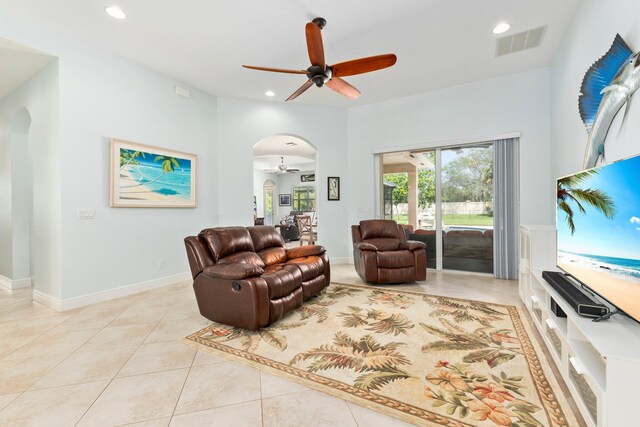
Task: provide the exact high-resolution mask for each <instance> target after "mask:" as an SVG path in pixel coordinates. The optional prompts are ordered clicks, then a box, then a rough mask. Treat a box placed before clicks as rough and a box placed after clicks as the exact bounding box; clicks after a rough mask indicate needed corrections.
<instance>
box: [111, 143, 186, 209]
mask: <svg viewBox="0 0 640 427" xmlns="http://www.w3.org/2000/svg"><path fill="white" fill-rule="evenodd" d="M110 151H111V163H110V179H109V182H110V191H109V194H110V200H109V206H111V207H114V208H128V207H130V208H195V207H196V175H197V156H196V155H194V154H188V153H181V152H178V151H173V150H167V149H164V148H158V147H151V146H148V145H142V144H136V143H133V142H127V141H121V140H118V139H112V140H111V150H110Z"/></svg>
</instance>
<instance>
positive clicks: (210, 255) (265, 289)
mask: <svg viewBox="0 0 640 427" xmlns="http://www.w3.org/2000/svg"><path fill="white" fill-rule="evenodd" d="M184 241H185V245H186V248H187V256H188V258H189V265H190V267H191V274H192V276H193V279H194V281H193V289H194V291H195V294H196V300H197V301H198V308H199V309H200V314H202V315H203V316H204V317H206V318H207V319H209V320H213V321H215V322H219V323H225V324H227V325H232V326H238V327H241V328H245V329H251V330H256V329H259V328H261V327H264V326H267V325H269V324H271V323H273V322H275V321H276V320H278V319H280V318H282V317H283V316H284V315H285V314H287V313H289V312H290V311H292V310H294V309H296V308H298V307H300V306H302V302H303V301H304V300H306V299H308V298H310V297H312V296H314V295H316V294H318V293H319V292H320V291H321V290H322V289H324V288H325V287H326V286H327V285H328V284H329V280H330V264H329V257H328V256H327V254H326V251H325V248H324V247H322V246H319V245H308V246H301V247H296V248H293V249H285V247H284V241H283V240H282V236H280V233H278V231H277V230H276V229H275V228H274V227H269V226H255V227H220V228H207V229H205V230H202V231H201V232H200V234H198V236H189V237H187V238H185V239H184Z"/></svg>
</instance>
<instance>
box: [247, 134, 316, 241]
mask: <svg viewBox="0 0 640 427" xmlns="http://www.w3.org/2000/svg"><path fill="white" fill-rule="evenodd" d="M316 159H317V150H316V148H315V147H314V146H313V145H311V143H309V142H308V141H306V140H304V139H303V138H301V137H298V136H295V135H286V134H280V135H272V136H269V137H266V138H264V139H262V140H260V141H259V142H258V143H256V144H255V145H254V147H253V178H254V179H253V182H254V188H253V196H254V200H255V203H254V218H255V223H256V224H260V223H262V224H265V225H273V226H275V227H276V228H278V229H279V231H280V233H281V235H282V237H283V238H284V240H285V242H287V243H288V244H291V245H292V244H294V243H295V244H299V242H300V237H301V234H303V231H302V230H301V229H300V227H299V225H298V222H299V220H300V219H301V218H302V219H304V217H309V218H310V219H311V222H312V224H313V226H314V228H315V226H316V225H317V218H318V215H317V207H318V203H317V200H316V194H317V191H316V172H317V170H316V169H317V168H316Z"/></svg>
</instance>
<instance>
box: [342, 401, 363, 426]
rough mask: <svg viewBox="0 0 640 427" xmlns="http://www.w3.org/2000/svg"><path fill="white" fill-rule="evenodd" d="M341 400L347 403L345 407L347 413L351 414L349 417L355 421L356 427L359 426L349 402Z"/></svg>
mask: <svg viewBox="0 0 640 427" xmlns="http://www.w3.org/2000/svg"><path fill="white" fill-rule="evenodd" d="M342 401H343V402H344V403H345V404H346V405H347V409H348V410H349V413H350V414H351V418H353V422H354V423H356V426H357V427H360V424H358V420H356V417H355V415H353V411H352V410H351V405H349V402H347V401H346V400H344V399H343V400H342Z"/></svg>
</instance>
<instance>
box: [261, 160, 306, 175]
mask: <svg viewBox="0 0 640 427" xmlns="http://www.w3.org/2000/svg"><path fill="white" fill-rule="evenodd" d="M265 172H271V173H287V172H289V173H296V172H300V169H296V168H290V167H289V166H287V165H285V164H284V157H280V164H279V165H278V166H276V168H275V169H267V170H265Z"/></svg>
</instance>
